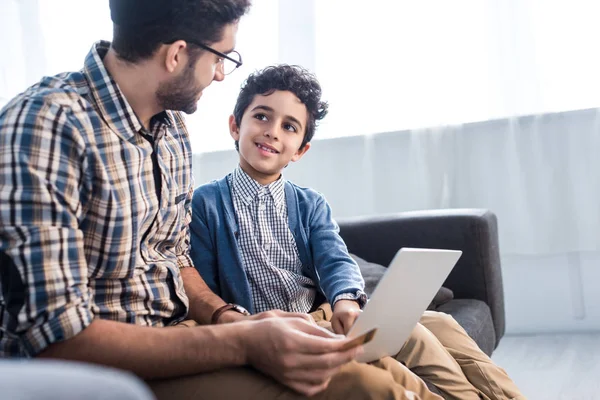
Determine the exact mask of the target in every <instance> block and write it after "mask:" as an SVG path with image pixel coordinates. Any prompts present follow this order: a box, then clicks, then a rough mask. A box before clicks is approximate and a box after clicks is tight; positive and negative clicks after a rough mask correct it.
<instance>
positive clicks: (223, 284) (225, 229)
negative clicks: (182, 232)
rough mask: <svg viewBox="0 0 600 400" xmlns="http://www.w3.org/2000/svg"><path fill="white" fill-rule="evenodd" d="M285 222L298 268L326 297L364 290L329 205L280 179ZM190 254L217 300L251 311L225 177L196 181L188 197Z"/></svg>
mask: <svg viewBox="0 0 600 400" xmlns="http://www.w3.org/2000/svg"><path fill="white" fill-rule="evenodd" d="M285 198H286V203H287V208H288V223H289V228H290V231H291V232H292V235H294V239H295V241H296V244H297V246H298V254H299V256H300V260H301V261H302V267H303V269H304V273H305V274H306V275H307V276H309V277H310V278H311V279H312V280H313V281H314V282H315V283H316V285H317V287H318V288H319V291H320V292H321V293H322V294H323V295H324V296H325V298H326V299H327V301H330V302H331V301H332V300H333V299H335V298H336V296H338V295H340V294H342V293H356V292H357V291H358V290H361V291H364V286H365V285H364V280H363V278H362V275H361V273H360V269H359V268H358V265H357V264H356V262H355V261H354V260H353V259H352V258H351V257H350V255H349V254H348V249H347V248H346V244H345V243H344V241H343V240H342V238H341V237H340V235H339V227H338V225H337V224H336V222H335V221H334V220H333V218H332V217H331V208H330V207H329V204H327V201H326V200H325V198H324V197H323V196H322V195H321V194H320V193H318V192H316V191H315V190H312V189H309V188H303V187H300V186H297V185H295V184H293V183H291V182H289V181H286V182H285ZM190 235H191V257H192V260H193V263H194V266H195V267H196V269H197V270H198V272H200V275H201V276H202V278H203V279H204V281H205V282H206V284H207V285H208V286H209V287H210V288H211V289H212V291H213V292H215V293H216V294H217V295H219V296H220V297H221V298H222V299H223V300H225V301H226V302H230V303H236V304H239V305H241V306H243V307H245V308H246V309H247V310H248V311H250V312H251V313H254V309H253V302H252V294H251V292H250V286H249V284H248V278H247V277H246V272H245V270H244V266H243V263H242V258H241V254H240V250H239V246H238V244H237V236H238V225H237V221H236V215H235V210H234V206H233V200H232V198H231V190H230V187H229V184H228V182H227V177H225V178H222V179H220V180H217V181H213V182H210V183H207V184H205V185H202V186H200V187H199V188H197V189H196V191H195V192H194V198H193V201H192V222H191V225H190Z"/></svg>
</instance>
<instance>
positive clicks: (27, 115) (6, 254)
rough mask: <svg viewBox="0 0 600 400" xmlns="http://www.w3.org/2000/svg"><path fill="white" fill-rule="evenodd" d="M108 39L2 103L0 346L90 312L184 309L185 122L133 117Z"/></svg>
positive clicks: (176, 117)
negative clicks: (109, 57) (112, 66)
mask: <svg viewBox="0 0 600 400" xmlns="http://www.w3.org/2000/svg"><path fill="white" fill-rule="evenodd" d="M109 45H110V43H107V42H99V43H96V44H95V45H94V47H93V48H92V50H91V51H90V53H89V54H88V56H87V57H86V60H85V65H84V69H83V70H82V71H80V72H75V73H68V74H61V75H57V76H55V77H49V78H44V79H43V80H42V81H41V82H40V83H38V84H36V85H35V86H33V87H31V88H29V89H28V90H27V91H26V92H24V93H22V94H21V95H19V96H18V97H17V98H15V99H14V100H12V101H11V102H10V103H9V104H7V105H6V107H5V108H4V109H2V110H1V111H0V171H1V172H0V204H2V207H1V208H0V283H1V284H2V285H1V287H2V291H1V293H0V357H5V356H33V355H35V354H37V353H39V352H41V351H42V350H44V349H45V348H46V347H47V346H48V345H50V344H51V343H53V342H56V341H60V340H64V339H67V338H69V337H72V336H74V335H75V334H77V333H78V332H79V331H81V330H82V329H84V328H85V327H86V326H87V325H89V324H90V323H91V321H92V320H93V319H94V318H103V319H111V320H115V321H122V322H127V323H134V324H139V325H146V326H163V325H167V324H172V323H175V322H178V321H180V320H182V319H183V318H184V317H185V315H186V312H187V306H188V300H187V297H186V295H185V292H184V289H183V282H182V279H181V276H180V273H179V268H182V267H188V266H192V261H191V259H190V258H189V256H188V250H189V246H188V245H189V232H188V225H189V222H190V220H191V209H190V204H191V196H192V191H193V182H192V178H191V148H190V143H189V138H188V133H187V130H186V128H185V124H184V121H183V119H182V117H181V115H180V114H179V113H177V112H163V113H161V114H159V115H157V116H155V117H154V118H153V119H152V121H151V128H150V129H149V130H146V129H145V128H144V127H143V126H142V125H141V123H140V121H139V120H138V118H137V117H136V115H135V114H134V112H133V110H132V108H131V107H130V105H129V104H128V103H127V101H126V100H125V98H124V96H123V94H122V93H121V91H120V89H119V88H118V86H117V84H116V83H115V82H114V81H113V80H112V79H111V78H110V76H109V74H108V72H107V70H106V69H105V67H104V65H103V63H102V58H103V57H104V55H105V54H106V52H107V50H108V48H109ZM142 135H147V136H148V137H150V138H151V139H152V140H146V139H144V137H143V136H142ZM152 142H153V143H152ZM154 163H155V164H156V165H157V166H158V168H160V174H157V176H156V178H157V182H158V179H160V181H159V182H160V185H158V188H160V190H161V192H160V196H159V195H158V193H157V185H155V176H154V168H153V164H154Z"/></svg>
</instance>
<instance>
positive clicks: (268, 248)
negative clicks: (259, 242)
mask: <svg viewBox="0 0 600 400" xmlns="http://www.w3.org/2000/svg"><path fill="white" fill-rule="evenodd" d="M270 249H271V243H265V250H266V251H269V250H270Z"/></svg>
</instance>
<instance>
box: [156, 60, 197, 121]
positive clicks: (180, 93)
mask: <svg viewBox="0 0 600 400" xmlns="http://www.w3.org/2000/svg"><path fill="white" fill-rule="evenodd" d="M201 91H202V89H201V88H200V87H199V86H197V85H196V79H195V77H194V68H190V67H189V66H188V67H187V68H186V69H185V71H184V72H183V74H181V75H179V76H178V77H176V78H174V79H173V80H172V81H170V82H164V83H161V84H160V85H159V87H158V89H157V90H156V99H157V100H158V104H160V105H161V107H162V108H164V109H165V110H172V111H183V112H184V113H186V114H192V113H194V112H195V111H196V109H197V108H198V94H199V93H200V92H201Z"/></svg>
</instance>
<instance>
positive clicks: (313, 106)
mask: <svg viewBox="0 0 600 400" xmlns="http://www.w3.org/2000/svg"><path fill="white" fill-rule="evenodd" d="M276 90H283V91H289V92H292V93H294V94H295V95H296V97H298V99H299V100H300V101H301V102H302V104H304V105H305V106H306V110H307V111H308V121H307V124H306V131H305V132H304V139H303V140H302V145H301V146H300V149H302V148H304V146H305V145H306V143H308V142H310V141H311V140H312V138H313V136H314V135H315V129H316V126H317V121H320V120H322V119H323V118H325V116H326V115H327V109H328V107H329V106H328V104H327V102H325V101H321V92H322V91H321V85H320V84H319V81H318V80H317V78H316V77H315V76H314V75H313V74H312V73H310V72H309V71H308V70H306V69H304V68H302V67H300V66H298V65H285V64H282V65H275V66H270V67H267V68H265V69H263V70H261V71H257V72H254V73H252V74H250V76H249V77H248V79H246V81H245V82H244V83H243V84H242V89H241V90H240V94H239V95H238V98H237V102H236V103H235V108H234V110H233V116H234V118H235V123H236V124H237V126H240V124H241V122H242V117H243V116H244V112H245V111H246V109H247V108H248V106H249V105H250V103H252V100H254V96H256V95H257V94H260V95H265V96H266V95H269V94H271V93H273V92H274V91H276ZM235 147H236V149H238V150H239V148H238V147H239V144H238V143H237V142H236V143H235Z"/></svg>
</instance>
